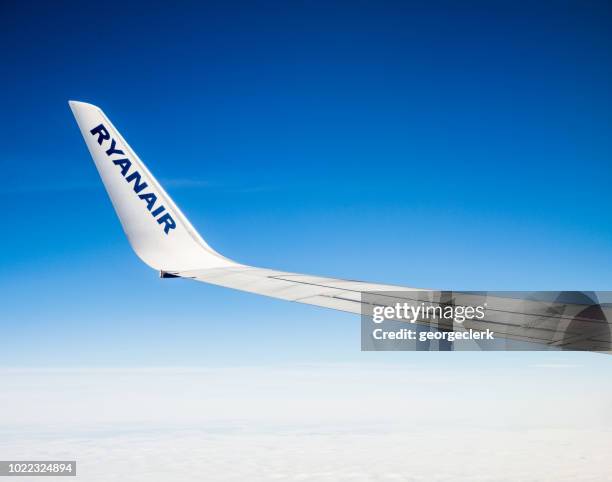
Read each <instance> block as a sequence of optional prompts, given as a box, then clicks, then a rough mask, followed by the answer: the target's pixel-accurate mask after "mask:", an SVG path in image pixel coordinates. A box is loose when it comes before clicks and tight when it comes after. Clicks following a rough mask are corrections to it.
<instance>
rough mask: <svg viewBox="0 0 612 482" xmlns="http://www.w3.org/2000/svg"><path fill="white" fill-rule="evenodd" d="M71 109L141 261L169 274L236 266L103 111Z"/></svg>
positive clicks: (72, 104)
mask: <svg viewBox="0 0 612 482" xmlns="http://www.w3.org/2000/svg"><path fill="white" fill-rule="evenodd" d="M68 104H69V105H70V108H71V109H72V113H73V114H74V117H75V119H76V121H77V124H78V126H79V129H80V130H81V134H82V135H83V138H84V139H85V144H87V148H88V149H89V152H90V154H91V157H92V158H93V161H94V164H95V165H96V168H97V169H98V172H99V173H100V177H101V178H102V182H103V183H104V187H106V191H107V192H108V195H109V197H110V199H111V202H112V203H113V207H114V208H115V211H116V213H117V216H119V221H121V225H122V226H123V230H124V231H125V234H126V235H127V237H128V240H129V242H130V244H131V246H132V248H133V249H134V251H135V252H136V254H137V255H138V256H139V257H140V259H142V260H143V261H144V262H145V263H146V264H148V265H149V266H150V267H152V268H154V269H156V270H159V271H161V272H166V273H172V272H179V271H187V270H194V269H206V268H216V267H221V266H232V265H235V264H236V263H234V262H233V261H231V260H229V259H227V258H225V257H223V256H221V255H220V254H219V253H217V252H216V251H214V250H213V249H212V248H211V247H210V246H208V244H206V242H205V241H204V240H203V239H202V237H201V236H200V235H199V234H198V232H197V231H196V230H195V228H194V227H193V226H192V225H191V223H190V222H189V221H188V220H187V218H186V217H185V216H184V215H183V213H182V212H181V211H180V209H179V208H178V207H177V206H176V204H174V202H173V201H172V199H171V198H170V196H168V194H167V193H166V191H164V189H163V188H162V187H161V185H160V184H159V183H158V182H157V180H156V179H155V178H154V177H153V175H152V174H151V172H150V171H149V170H148V169H147V167H146V166H145V165H144V163H143V162H142V161H141V160H140V159H139V157H138V156H137V155H136V153H135V152H134V151H133V150H132V149H131V148H130V146H129V145H128V143H127V142H126V141H125V139H123V137H122V136H121V134H119V132H118V131H117V129H116V128H115V127H114V126H113V124H112V123H111V122H110V120H108V118H107V117H106V116H105V115H104V112H102V110H101V109H100V108H98V107H96V106H95V105H92V104H87V103H85V102H77V101H74V100H71V101H69V102H68Z"/></svg>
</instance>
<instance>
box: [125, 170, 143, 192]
mask: <svg viewBox="0 0 612 482" xmlns="http://www.w3.org/2000/svg"><path fill="white" fill-rule="evenodd" d="M125 180H126V181H127V182H128V184H129V183H130V182H132V181H134V192H135V193H136V194H138V193H139V192H140V191H142V190H143V189H144V188H146V187H147V186H148V184H147V183H146V182H143V183H141V182H140V173H139V172H138V171H134V172H133V173H132V174H130V175H129V176H128V177H126V178H125Z"/></svg>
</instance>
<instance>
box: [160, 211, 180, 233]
mask: <svg viewBox="0 0 612 482" xmlns="http://www.w3.org/2000/svg"><path fill="white" fill-rule="evenodd" d="M157 223H158V224H162V223H163V224H164V233H166V234H168V231H170V230H171V229H174V228H176V223H175V222H174V219H172V216H170V214H168V213H166V214H164V215H163V216H162V217H161V218H159V219H158V220H157Z"/></svg>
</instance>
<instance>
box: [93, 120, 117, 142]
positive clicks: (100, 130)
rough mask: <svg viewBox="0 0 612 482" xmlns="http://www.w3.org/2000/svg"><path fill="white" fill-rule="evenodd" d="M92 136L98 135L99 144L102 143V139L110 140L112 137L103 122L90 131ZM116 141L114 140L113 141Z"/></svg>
mask: <svg viewBox="0 0 612 482" xmlns="http://www.w3.org/2000/svg"><path fill="white" fill-rule="evenodd" d="M89 132H90V134H91V135H92V136H95V135H97V136H98V144H100V145H102V141H108V140H109V139H110V134H109V133H108V131H107V130H106V128H105V127H104V125H103V124H100V125H99V126H97V127H94V128H93V129H92V130H90V131H89ZM113 142H114V141H113Z"/></svg>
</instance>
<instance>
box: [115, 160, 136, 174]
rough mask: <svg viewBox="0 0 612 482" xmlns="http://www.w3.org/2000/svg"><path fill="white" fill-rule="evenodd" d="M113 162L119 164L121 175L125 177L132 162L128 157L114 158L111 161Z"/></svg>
mask: <svg viewBox="0 0 612 482" xmlns="http://www.w3.org/2000/svg"><path fill="white" fill-rule="evenodd" d="M113 164H115V165H117V166H121V174H123V177H125V175H126V174H127V173H128V171H129V170H130V166H131V165H132V162H131V161H130V160H129V159H115V160H114V161H113Z"/></svg>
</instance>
